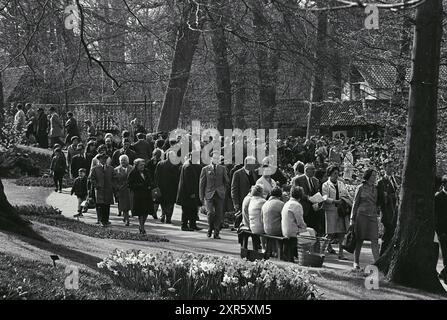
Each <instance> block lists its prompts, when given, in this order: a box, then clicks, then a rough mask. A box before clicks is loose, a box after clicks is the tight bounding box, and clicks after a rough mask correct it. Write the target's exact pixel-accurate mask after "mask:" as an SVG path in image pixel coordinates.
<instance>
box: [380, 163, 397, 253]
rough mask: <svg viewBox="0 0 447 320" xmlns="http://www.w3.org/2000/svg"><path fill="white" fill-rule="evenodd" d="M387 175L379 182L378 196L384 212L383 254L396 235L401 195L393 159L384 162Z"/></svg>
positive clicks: (381, 251)
mask: <svg viewBox="0 0 447 320" xmlns="http://www.w3.org/2000/svg"><path fill="white" fill-rule="evenodd" d="M384 167H385V175H384V176H383V177H382V178H381V179H380V180H379V182H378V183H377V197H378V202H379V208H380V211H381V213H382V218H381V221H382V224H383V227H384V233H383V237H382V246H381V248H380V255H382V254H383V253H384V252H385V250H386V248H387V247H388V245H389V244H390V242H391V239H392V238H393V235H394V230H395V229H396V224H397V203H398V195H399V184H398V182H397V179H396V177H395V176H394V168H393V163H392V161H391V160H388V161H386V162H385V163H384Z"/></svg>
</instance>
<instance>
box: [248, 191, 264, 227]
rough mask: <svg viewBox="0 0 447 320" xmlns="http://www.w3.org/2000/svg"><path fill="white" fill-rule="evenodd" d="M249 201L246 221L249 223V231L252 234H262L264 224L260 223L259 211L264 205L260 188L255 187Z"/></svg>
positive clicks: (260, 215) (260, 214)
mask: <svg viewBox="0 0 447 320" xmlns="http://www.w3.org/2000/svg"><path fill="white" fill-rule="evenodd" d="M251 196H252V197H251V200H250V204H249V205H248V219H249V221H250V230H251V232H252V233H253V234H263V233H264V223H263V221H262V213H261V209H262V206H263V205H264V203H265V199H264V198H263V197H262V186H260V185H255V186H254V188H253V190H252V192H251Z"/></svg>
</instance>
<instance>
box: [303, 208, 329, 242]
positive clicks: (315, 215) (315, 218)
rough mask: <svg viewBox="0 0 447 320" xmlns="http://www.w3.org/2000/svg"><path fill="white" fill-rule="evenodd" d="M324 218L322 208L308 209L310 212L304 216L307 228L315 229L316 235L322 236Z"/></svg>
mask: <svg viewBox="0 0 447 320" xmlns="http://www.w3.org/2000/svg"><path fill="white" fill-rule="evenodd" d="M325 219H326V218H325V215H324V210H318V211H313V209H310V212H309V213H308V214H307V215H306V216H304V222H305V223H306V225H307V226H308V227H309V228H312V229H314V230H315V232H316V233H317V237H322V236H324V234H325V224H326V221H325Z"/></svg>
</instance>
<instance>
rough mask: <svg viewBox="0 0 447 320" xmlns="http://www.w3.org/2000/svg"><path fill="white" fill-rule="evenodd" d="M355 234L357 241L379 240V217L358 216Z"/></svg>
mask: <svg viewBox="0 0 447 320" xmlns="http://www.w3.org/2000/svg"><path fill="white" fill-rule="evenodd" d="M354 232H355V237H356V239H357V240H370V241H372V240H378V239H379V220H378V218H377V216H375V215H373V216H371V215H366V214H360V213H359V214H357V217H356V221H355V227H354Z"/></svg>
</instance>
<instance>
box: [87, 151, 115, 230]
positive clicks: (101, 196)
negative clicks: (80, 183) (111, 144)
mask: <svg viewBox="0 0 447 320" xmlns="http://www.w3.org/2000/svg"><path fill="white" fill-rule="evenodd" d="M98 160H99V162H100V164H98V165H97V166H95V167H93V168H92V169H91V173H90V177H89V179H90V181H91V184H92V187H93V188H94V189H95V196H96V214H97V215H98V220H99V221H100V222H101V224H102V226H103V227H106V226H108V225H109V224H110V222H109V216H110V205H112V204H113V180H114V175H115V170H113V168H112V167H111V166H109V165H108V164H107V163H106V162H107V155H105V154H100V155H98Z"/></svg>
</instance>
